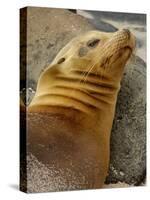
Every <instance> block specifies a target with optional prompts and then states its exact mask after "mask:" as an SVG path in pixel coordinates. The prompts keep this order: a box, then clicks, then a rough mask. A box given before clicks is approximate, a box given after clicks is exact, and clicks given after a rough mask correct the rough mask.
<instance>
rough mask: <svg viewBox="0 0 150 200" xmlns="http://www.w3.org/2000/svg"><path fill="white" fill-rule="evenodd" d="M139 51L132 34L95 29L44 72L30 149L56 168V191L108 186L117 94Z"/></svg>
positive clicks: (33, 108)
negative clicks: (133, 54) (135, 51)
mask: <svg viewBox="0 0 150 200" xmlns="http://www.w3.org/2000/svg"><path fill="white" fill-rule="evenodd" d="M134 47H135V38H134V36H133V35H132V34H131V33H130V32H129V30H126V29H124V30H121V31H118V32H116V33H103V32H99V31H90V32H88V33H86V34H83V35H81V36H78V37H77V38H75V39H73V40H72V41H71V42H70V43H68V44H67V45H66V46H65V47H64V48H63V49H62V50H61V51H60V52H59V53H58V55H57V56H56V58H55V59H54V61H53V62H52V63H51V65H50V66H49V67H48V68H46V69H45V70H44V72H43V73H42V74H41V76H40V78H39V81H38V85H37V91H36V94H35V97H34V98H33V100H32V102H31V104H30V105H29V107H28V119H29V120H28V133H29V134H28V149H29V152H31V153H32V154H33V155H35V156H36V157H37V159H38V160H39V161H41V162H42V163H44V164H46V165H47V166H48V167H49V168H50V169H51V172H52V173H51V176H52V183H51V184H52V185H56V187H53V188H55V189H53V190H55V191H58V190H71V189H90V188H101V187H102V186H103V183H104V181H105V178H106V175H107V171H108V165H109V142H110V133H111V127H112V122H113V118H114V113H115V105H116V101H117V94H118V91H119V89H120V81H121V78H122V75H123V70H124V66H125V64H126V62H127V60H128V59H129V57H130V55H131V53H132V50H133V49H134ZM58 174H59V177H62V178H61V179H60V178H58ZM50 191H51V188H50Z"/></svg>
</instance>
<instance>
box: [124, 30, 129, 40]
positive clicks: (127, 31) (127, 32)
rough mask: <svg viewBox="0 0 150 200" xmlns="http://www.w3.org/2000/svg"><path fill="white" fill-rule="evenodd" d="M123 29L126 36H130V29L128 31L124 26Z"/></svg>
mask: <svg viewBox="0 0 150 200" xmlns="http://www.w3.org/2000/svg"><path fill="white" fill-rule="evenodd" d="M123 31H124V32H125V33H126V34H127V36H128V38H130V31H129V29H126V28H124V29H123Z"/></svg>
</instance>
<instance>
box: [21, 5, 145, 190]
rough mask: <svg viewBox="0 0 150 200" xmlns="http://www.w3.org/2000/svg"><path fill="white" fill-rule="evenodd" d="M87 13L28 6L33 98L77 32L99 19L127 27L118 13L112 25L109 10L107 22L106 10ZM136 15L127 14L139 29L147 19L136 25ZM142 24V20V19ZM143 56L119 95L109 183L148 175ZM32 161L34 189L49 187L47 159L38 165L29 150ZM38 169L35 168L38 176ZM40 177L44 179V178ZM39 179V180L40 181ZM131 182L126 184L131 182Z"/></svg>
mask: <svg viewBox="0 0 150 200" xmlns="http://www.w3.org/2000/svg"><path fill="white" fill-rule="evenodd" d="M99 14H100V13H99ZM105 16H106V18H105ZM116 16H117V13H116ZM85 17H86V16H85ZM85 17H82V16H79V15H77V14H74V13H72V12H70V11H67V10H63V9H48V8H29V9H28V32H27V33H28V37H27V38H28V43H27V76H28V80H27V82H28V83H27V85H28V88H30V89H27V91H29V94H28V95H29V96H28V98H29V102H30V100H31V99H32V96H33V94H34V91H35V89H36V83H37V80H38V77H39V75H40V73H41V71H42V70H43V69H44V68H45V67H47V66H48V65H49V64H50V63H51V61H52V60H53V58H54V57H55V56H56V55H57V53H58V51H59V50H60V49H61V48H62V47H63V46H64V45H65V44H66V43H67V42H69V41H70V40H71V39H72V38H73V37H74V36H76V35H78V34H80V33H82V32H86V31H88V30H92V29H95V28H94V26H95V24H96V23H97V25H96V28H98V29H99V30H105V31H115V30H117V29H118V27H119V28H120V27H121V21H119V22H118V23H119V26H115V25H116V24H117V17H115V18H113V19H114V23H112V21H111V23H110V21H109V25H108V23H107V22H108V20H109V19H108V16H107V13H105V15H104V13H103V20H101V21H103V22H105V23H102V22H100V23H99V21H98V20H99V19H100V17H101V19H102V16H101V15H100V16H99V18H98V13H96V17H97V18H94V16H92V17H93V18H92V20H91V21H90V22H91V23H92V22H93V21H94V23H95V24H90V23H89V22H88V20H87V19H85ZM133 17H134V14H133V15H132V17H131V15H130V19H128V21H127V19H126V23H127V22H128V23H127V24H128V28H130V21H132V22H131V29H133V27H134V29H136V27H137V28H139V27H144V26H145V25H144V23H145V21H144V20H145V19H143V21H142V19H141V21H140V22H139V26H136V25H134V24H133ZM104 19H105V20H104ZM122 24H123V26H124V21H123V22H122ZM136 24H138V22H137V21H136ZM143 30H144V29H142V31H143ZM136 33H137V37H138V45H137V51H136V52H138V56H140V57H141V58H143V59H144V58H145V47H144V44H145V43H144V42H143V41H145V39H144V36H143V35H142V37H140V36H141V34H142V33H143V32H142V33H141V32H140V31H139V29H138V31H137V29H136ZM144 34H145V33H144ZM139 49H140V51H139ZM138 56H135V58H134V60H133V59H132V61H131V62H130V63H129V64H128V66H127V67H126V70H125V75H124V78H123V81H122V87H121V91H120V93H119V96H118V102H117V108H116V115H115V119H114V124H113V129H112V136H111V159H110V169H109V174H108V177H107V180H106V184H110V183H117V182H123V183H126V184H129V185H138V184H141V182H142V181H143V179H144V177H145V170H146V130H145V129H146V120H145V114H146V111H145V104H146V64H145V62H144V61H143V60H142V59H141V58H139V57H138ZM24 67H25V66H24ZM21 89H22V88H21ZM31 90H32V92H31ZM22 93H23V92H22ZM30 94H32V95H30ZM28 162H29V165H28V167H29V168H30V166H31V165H32V170H28V173H29V174H28V175H29V177H32V179H29V186H31V188H30V190H31V192H32V191H33V192H35V191H38V190H39V188H41V184H44V188H43V190H45V191H48V169H47V171H46V175H45V174H43V175H42V174H41V172H42V171H41V172H39V169H41V170H42V169H43V165H42V164H41V166H42V167H41V168H40V167H39V166H38V165H39V164H38V165H37V167H36V163H37V161H36V159H34V157H33V156H31V158H30V156H29V160H28ZM31 162H32V163H31ZM33 168H34V169H33ZM30 169H31V168H30ZM33 173H35V176H34V174H33ZM40 179H42V182H41V180H40ZM38 181H39V182H38ZM35 183H36V185H34V184H35ZM126 184H124V185H125V186H127V185H126ZM37 187H39V188H37ZM106 187H107V186H106ZM108 187H109V186H108Z"/></svg>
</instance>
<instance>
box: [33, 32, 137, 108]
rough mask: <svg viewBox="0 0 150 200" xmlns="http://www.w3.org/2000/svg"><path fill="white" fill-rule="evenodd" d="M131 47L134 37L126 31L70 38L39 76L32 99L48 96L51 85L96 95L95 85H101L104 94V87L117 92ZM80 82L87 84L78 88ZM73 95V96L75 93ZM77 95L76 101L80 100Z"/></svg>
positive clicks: (91, 33) (86, 34)
mask: <svg viewBox="0 0 150 200" xmlns="http://www.w3.org/2000/svg"><path fill="white" fill-rule="evenodd" d="M134 47H135V37H134V36H133V35H132V33H131V32H130V31H129V30H128V29H123V30H119V31H117V32H113V33H106V32H100V31H89V32H87V33H84V34H82V35H80V36H78V37H76V38H74V39H72V40H71V41H70V42H69V43H68V44H67V45H66V46H65V47H64V48H63V49H62V50H61V51H60V52H59V53H58V54H57V56H56V58H55V59H54V60H53V62H52V63H51V64H50V66H48V67H47V68H46V69H45V70H44V71H43V73H42V74H41V76H40V78H39V81H38V85H37V91H36V94H35V97H37V96H41V95H48V94H50V92H49V91H51V93H52V90H51V89H52V87H53V86H54V85H55V86H57V87H58V86H59V87H62V86H64V87H65V88H66V87H68V86H69V87H70V88H72V89H74V88H75V87H76V88H78V90H79V89H81V90H82V91H83V89H84V91H87V92H90V90H95V92H96V91H97V88H96V87H97V86H99V85H102V84H105V86H106V87H105V88H103V91H104V92H105V91H107V88H108V87H109V88H110V87H113V88H116V91H118V90H119V88H120V80H121V78H122V74H123V70H124V66H125V64H126V62H127V61H128V59H129V57H130V56H131V54H132V52H133V49H134ZM81 82H84V83H89V84H86V85H84V86H83V84H82V86H81V84H79V83H81ZM91 84H93V85H91ZM92 86H94V87H93V88H92ZM107 86H108V87H107ZM99 88H100V89H101V90H102V87H99ZM53 89H54V87H53ZM55 91H56V90H55ZM68 91H69V90H68ZM61 92H62V90H61ZM58 93H59V92H58ZM64 93H65V95H66V94H67V95H68V94H70V92H67V91H65V92H64ZM78 93H79V91H78ZM59 94H60V93H59ZM71 94H73V93H72V92H71ZM114 94H115V95H116V93H115V92H114ZM73 95H74V96H75V97H76V94H75V93H74V94H73ZM79 96H80V100H81V99H83V98H84V97H81V96H82V95H79ZM73 98H74V97H73ZM34 99H35V98H34ZM47 101H48V100H47ZM32 104H33V101H32V103H31V105H32ZM46 104H47V103H46Z"/></svg>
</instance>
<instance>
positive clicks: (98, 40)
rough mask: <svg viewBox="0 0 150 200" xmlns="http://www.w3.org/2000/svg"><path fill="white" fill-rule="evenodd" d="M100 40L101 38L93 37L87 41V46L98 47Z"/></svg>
mask: <svg viewBox="0 0 150 200" xmlns="http://www.w3.org/2000/svg"><path fill="white" fill-rule="evenodd" d="M99 42H100V39H92V40H89V41H88V42H87V46H88V47H90V48H94V47H96V46H97V45H98V44H99Z"/></svg>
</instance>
